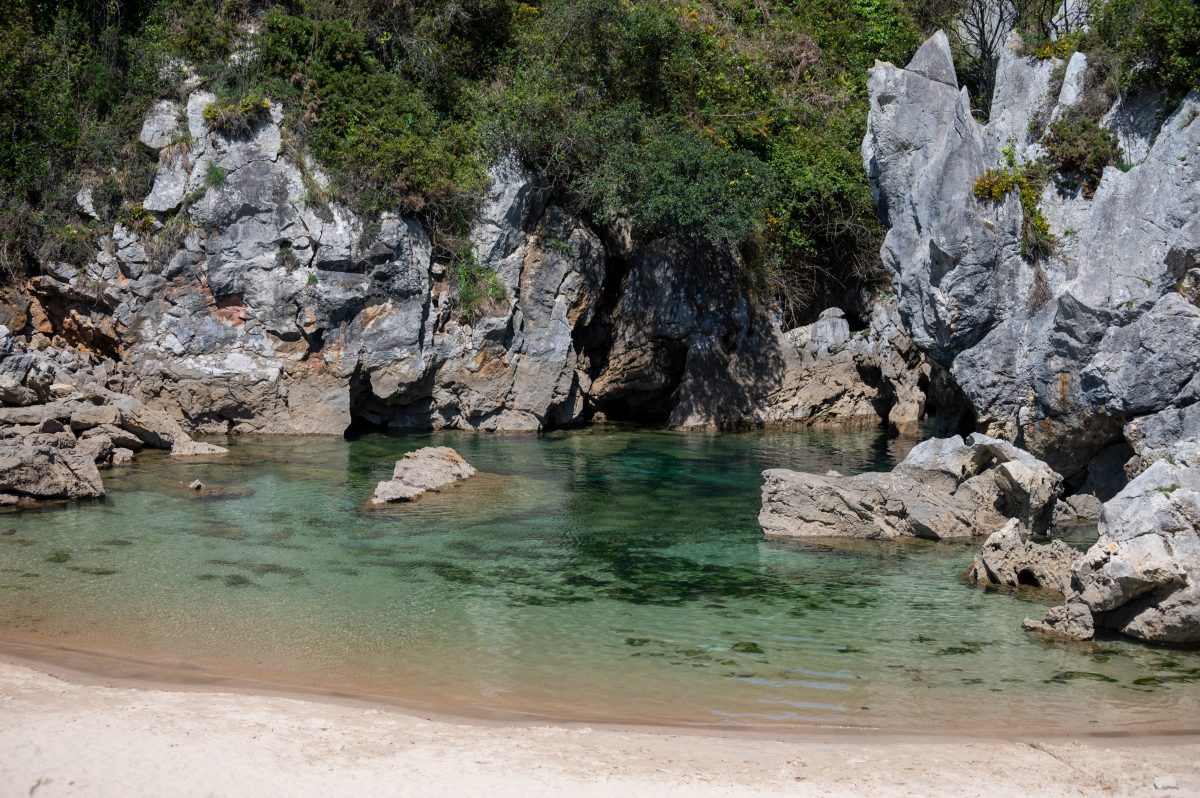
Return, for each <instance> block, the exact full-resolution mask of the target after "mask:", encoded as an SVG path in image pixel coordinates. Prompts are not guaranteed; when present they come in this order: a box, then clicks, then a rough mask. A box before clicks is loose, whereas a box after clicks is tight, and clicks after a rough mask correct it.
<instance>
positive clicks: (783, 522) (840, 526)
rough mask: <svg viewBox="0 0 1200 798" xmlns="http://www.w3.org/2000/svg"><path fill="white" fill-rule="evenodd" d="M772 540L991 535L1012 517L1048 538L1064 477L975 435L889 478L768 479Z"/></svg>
mask: <svg viewBox="0 0 1200 798" xmlns="http://www.w3.org/2000/svg"><path fill="white" fill-rule="evenodd" d="M763 477H764V478H765V484H764V485H763V492H762V511H761V512H760V513H759V516H758V521H759V524H761V525H762V527H763V531H764V532H765V534H766V535H767V536H768V537H776V538H793V537H855V538H870V539H891V538H897V537H920V538H928V539H932V540H950V539H962V538H970V537H973V536H978V535H990V534H991V533H993V532H995V531H997V530H999V529H1000V528H1001V527H1002V526H1004V524H1005V523H1007V521H1008V520H1009V519H1010V518H1016V519H1018V520H1019V521H1020V522H1021V523H1022V524H1024V525H1026V526H1028V527H1030V528H1032V529H1034V530H1036V531H1038V532H1043V531H1045V529H1046V528H1047V527H1048V526H1049V524H1050V521H1051V519H1052V514H1053V510H1054V504H1055V500H1056V499H1057V497H1058V495H1059V493H1060V492H1061V489H1062V478H1061V477H1060V476H1059V475H1058V474H1056V473H1055V472H1054V471H1052V470H1051V469H1050V468H1049V467H1048V466H1046V465H1045V464H1044V463H1041V462H1039V461H1038V460H1036V459H1035V458H1033V457H1032V456H1031V455H1029V454H1028V453H1026V452H1023V451H1021V450H1019V449H1017V448H1016V447H1013V446H1012V445H1011V444H1006V443H1004V442H1003V441H998V440H995V439H993V438H988V437H986V436H983V435H978V434H976V435H972V436H971V437H970V438H968V439H967V440H966V441H964V440H963V439H962V438H961V437H958V436H955V437H953V438H947V439H937V438H934V439H930V440H928V441H925V442H923V443H921V444H919V445H917V446H916V447H915V448H913V450H912V451H911V452H910V453H909V455H908V457H906V458H905V459H904V461H903V462H901V463H900V464H899V465H897V466H896V468H895V469H893V470H892V471H891V472H890V473H865V474H858V475H857V476H852V477H845V476H842V475H840V474H837V473H830V474H826V475H818V474H806V473H801V472H796V471H787V470H784V469H773V470H769V471H765V472H764V473H763Z"/></svg>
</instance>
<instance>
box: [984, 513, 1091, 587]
mask: <svg viewBox="0 0 1200 798" xmlns="http://www.w3.org/2000/svg"><path fill="white" fill-rule="evenodd" d="M1076 556H1077V553H1076V552H1075V551H1074V550H1073V549H1072V548H1071V547H1070V546H1068V545H1067V544H1066V543H1063V542H1062V541H1061V540H1052V541H1050V542H1049V543H1034V542H1033V541H1031V540H1030V539H1029V532H1028V531H1027V530H1026V529H1025V528H1024V527H1022V526H1021V522H1020V521H1018V520H1017V519H1015V518H1014V519H1012V520H1011V521H1009V522H1008V523H1007V524H1005V525H1004V526H1003V527H1001V528H1000V529H999V530H997V531H996V532H993V533H992V534H991V535H990V536H989V537H988V539H987V540H985V541H984V542H983V548H982V549H981V550H980V552H979V554H977V555H975V562H974V563H972V564H971V567H970V568H968V569H967V578H968V579H970V580H972V581H974V582H980V583H984V584H992V585H1003V586H1005V587H1021V586H1028V587H1040V588H1045V589H1047V590H1055V591H1057V592H1059V593H1062V594H1064V595H1065V594H1066V593H1068V592H1069V591H1070V589H1071V566H1072V564H1073V563H1074V562H1075V559H1076Z"/></svg>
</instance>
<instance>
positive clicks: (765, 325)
mask: <svg viewBox="0 0 1200 798" xmlns="http://www.w3.org/2000/svg"><path fill="white" fill-rule="evenodd" d="M186 96H187V99H186V101H178V102H177V101H174V100H169V99H164V100H162V101H160V102H158V103H157V105H156V106H155V107H154V108H153V110H152V111H151V112H150V113H149V115H148V116H147V117H146V119H145V123H144V125H143V127H142V131H141V137H140V138H141V143H142V145H143V146H145V147H147V148H149V149H150V150H151V151H153V152H156V153H157V154H158V158H159V165H158V170H157V173H156V176H155V179H154V183H153V188H152V190H151V191H150V193H149V195H148V196H147V197H146V198H145V200H144V202H143V207H144V213H141V214H140V215H135V217H134V218H132V219H127V221H126V223H125V224H117V225H115V227H113V228H112V229H111V230H104V229H101V230H99V231H98V232H99V235H98V237H97V248H96V251H95V256H94V258H92V259H91V260H89V261H87V262H81V263H61V262H52V263H46V264H43V265H42V274H40V275H38V276H36V277H33V278H32V279H31V280H30V281H29V283H28V285H27V286H25V287H24V290H23V291H18V292H16V293H14V294H11V295H9V296H8V297H7V298H6V299H5V302H4V309H3V311H4V312H3V314H2V315H0V323H4V324H6V325H7V326H8V327H9V328H10V329H11V330H12V331H13V333H15V334H16V335H17V336H18V339H20V340H24V341H26V342H27V343H26V344H23V345H25V346H27V347H29V348H31V349H33V350H47V351H50V350H55V349H61V348H63V347H66V348H75V349H77V350H79V352H80V353H82V354H84V355H86V356H87V358H89V359H90V363H91V365H90V366H89V376H88V378H87V379H88V380H93V379H94V376H93V375H92V372H93V371H95V370H96V369H99V370H100V371H102V372H103V374H102V375H101V378H100V381H101V382H102V383H103V384H104V385H105V387H106V388H108V389H112V390H117V391H121V392H124V393H127V394H130V395H132V396H134V397H136V398H138V399H139V400H141V401H143V402H145V403H146V404H147V405H149V406H151V407H154V408H157V409H161V410H165V411H168V412H169V413H171V414H172V415H173V416H175V417H177V418H179V419H180V420H181V422H182V423H183V424H184V426H185V427H186V428H187V429H189V430H191V431H199V432H265V433H342V432H343V431H345V430H346V429H347V428H348V427H349V426H350V425H351V423H352V421H355V420H357V421H361V422H366V423H370V424H375V425H379V426H383V427H388V428H397V429H421V428H459V429H475V430H528V431H534V430H539V429H544V428H550V427H561V426H568V425H573V424H579V423H584V422H586V421H587V420H589V419H591V418H592V417H593V416H594V415H595V414H597V413H603V414H605V415H606V416H608V417H609V418H626V419H632V420H645V421H655V422H661V423H669V424H671V425H673V426H676V427H681V428H690V427H712V426H742V425H763V424H826V425H850V426H876V425H880V424H882V423H884V422H888V423H890V424H891V425H892V426H893V427H896V428H903V429H906V430H911V429H913V428H915V426H916V424H917V421H918V419H919V418H920V417H921V415H922V413H923V405H924V387H925V383H926V382H927V378H928V369H923V365H922V364H923V359H922V356H921V354H920V352H919V351H917V350H916V349H915V348H914V347H913V346H912V344H911V341H909V340H908V338H907V336H906V335H904V333H903V332H902V331H901V330H900V329H899V327H898V324H897V320H896V316H895V312H894V310H891V309H889V308H887V307H884V306H877V307H876V309H875V310H874V311H873V312H872V315H871V317H870V319H869V322H868V323H866V324H865V325H864V326H865V329H862V330H858V331H855V332H854V333H853V334H852V332H851V329H850V325H849V323H848V322H847V320H846V318H845V317H844V315H843V314H842V313H841V312H840V311H836V310H831V311H829V312H828V313H827V314H825V317H823V318H822V319H821V320H819V321H817V322H816V323H815V324H814V325H810V326H809V327H802V328H798V329H796V330H791V331H784V330H783V329H782V328H781V326H780V322H779V316H778V314H777V313H775V312H773V310H772V309H771V308H770V307H767V306H765V305H764V304H763V303H762V302H761V301H758V300H756V299H755V298H754V297H753V296H752V295H751V294H750V293H749V292H748V291H747V290H746V289H745V288H744V286H743V281H742V279H741V277H742V264H741V263H740V261H739V259H738V257H737V255H736V253H732V252H730V251H727V250H723V249H721V248H718V247H713V246H710V245H703V244H699V243H695V242H693V241H689V240H688V239H686V238H685V237H680V238H677V239H663V240H658V241H650V242H644V243H638V244H635V243H633V242H631V241H629V240H628V239H626V238H622V237H621V236H619V235H617V234H616V233H615V232H613V231H611V230H598V229H593V228H592V227H590V226H589V225H588V224H587V223H585V222H584V221H583V220H581V219H579V218H576V217H575V216H573V215H572V214H571V213H570V212H568V211H567V210H565V209H564V207H563V206H562V205H561V204H560V203H558V202H556V201H555V198H554V196H553V195H552V194H551V192H549V191H547V189H546V187H545V186H543V185H542V184H541V183H540V182H539V180H538V179H537V177H536V176H535V175H533V174H531V173H529V172H528V171H526V170H525V169H523V168H522V167H521V166H520V165H519V164H517V163H515V162H514V161H512V160H509V159H506V160H502V161H501V162H499V163H497V164H496V165H495V166H494V167H493V168H492V170H491V174H490V178H491V185H490V189H489V191H488V193H487V195H486V196H485V197H484V199H483V201H482V204H481V207H480V209H479V213H478V215H477V218H476V221H475V223H474V227H473V229H472V232H471V235H470V242H471V248H472V250H473V257H474V261H475V262H476V263H477V266H473V267H472V268H473V269H475V274H476V277H477V276H478V275H484V276H486V279H487V280H488V281H489V287H490V289H491V290H490V291H489V293H491V294H492V296H491V297H490V298H488V299H486V301H483V302H480V303H477V305H476V306H474V307H471V308H469V309H468V308H465V307H463V304H464V303H463V302H461V301H460V294H461V289H460V285H461V279H464V278H459V275H457V274H456V271H457V269H456V266H455V265H454V264H448V263H446V262H445V261H444V259H441V258H435V257H434V252H433V247H432V245H431V242H430V237H429V236H428V235H427V232H426V230H425V229H424V228H423V227H422V225H421V224H420V223H419V222H418V221H417V220H415V219H409V218H401V217H400V216H398V215H395V214H384V215H383V216H382V217H381V218H379V219H377V220H368V219H364V218H362V217H360V216H358V215H356V214H355V213H353V212H352V211H351V210H350V209H349V208H347V207H344V206H342V205H340V204H338V203H337V202H333V201H328V200H325V199H322V197H323V196H324V194H325V191H324V186H325V180H324V178H323V176H322V173H321V171H320V169H319V167H317V166H316V165H315V164H313V163H311V162H310V160H309V159H308V157H307V156H306V155H305V154H304V153H303V152H296V151H294V150H293V149H291V148H290V147H289V146H288V144H287V135H286V131H285V129H284V127H283V125H282V120H283V114H282V109H281V108H280V107H279V106H278V105H273V106H272V107H271V108H270V112H269V115H268V118H266V119H264V120H262V121H260V122H259V123H258V124H257V125H256V126H255V127H254V128H253V130H252V131H251V133H250V134H249V135H243V136H228V135H225V134H222V133H220V132H218V131H216V130H213V129H211V128H210V126H209V124H208V122H207V121H206V120H205V115H204V109H205V108H206V107H207V106H208V105H209V104H210V103H211V102H213V100H214V97H213V96H212V95H211V94H209V93H207V92H205V91H203V90H200V89H195V90H192V91H191V92H190V94H187V95H186ZM78 203H79V208H80V213H81V214H88V213H89V212H90V202H89V194H88V190H87V188H86V187H84V188H83V189H82V190H81V191H80V194H79V197H78ZM488 275H494V276H488ZM465 279H473V278H472V277H471V276H470V275H467V277H466V278H465ZM3 372H4V367H3V364H0V373H3ZM14 395H15V394H14Z"/></svg>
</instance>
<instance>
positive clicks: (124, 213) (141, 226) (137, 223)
mask: <svg viewBox="0 0 1200 798" xmlns="http://www.w3.org/2000/svg"><path fill="white" fill-rule="evenodd" d="M117 221H119V222H120V223H121V226H122V227H124V228H125V229H127V230H132V231H133V232H135V233H148V232H150V231H151V230H153V229H154V222H155V221H156V220H155V218H154V214H153V213H151V212H150V211H148V210H146V209H145V208H144V207H142V204H141V203H140V202H135V203H133V204H132V205H126V206H125V207H124V208H122V209H121V212H120V214H118V216H117Z"/></svg>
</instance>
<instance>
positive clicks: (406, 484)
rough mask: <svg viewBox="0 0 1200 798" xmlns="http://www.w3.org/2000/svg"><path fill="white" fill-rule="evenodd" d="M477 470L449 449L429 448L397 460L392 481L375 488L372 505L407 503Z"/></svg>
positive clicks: (464, 477)
mask: <svg viewBox="0 0 1200 798" xmlns="http://www.w3.org/2000/svg"><path fill="white" fill-rule="evenodd" d="M474 473H475V469H474V468H473V467H472V466H471V464H470V463H468V462H467V461H466V460H464V459H463V458H462V455H460V454H459V453H458V452H456V451H454V450H453V449H451V448H450V447H448V446H426V447H425V448H423V449H418V450H417V451H415V452H408V453H407V454H405V455H404V457H402V458H400V459H399V460H397V461H396V468H395V470H394V471H393V472H392V478H391V479H389V480H385V481H383V482H380V483H379V484H378V485H377V486H375V493H374V494H373V495H372V496H371V503H372V504H387V503H389V502H407V501H412V500H413V499H415V498H417V497H418V496H421V495H423V494H425V493H428V492H429V491H438V490H441V489H442V488H444V487H447V486H448V485H453V484H455V483H458V482H462V481H463V480H464V479H466V478H468V477H470V476H472V475H473V474H474Z"/></svg>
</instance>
